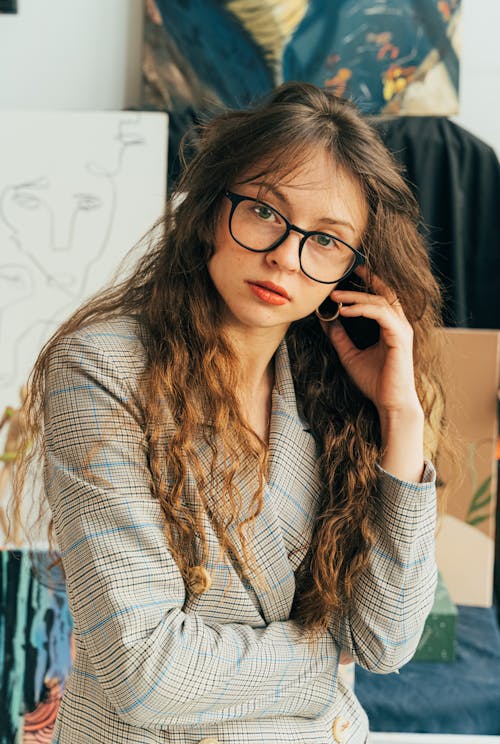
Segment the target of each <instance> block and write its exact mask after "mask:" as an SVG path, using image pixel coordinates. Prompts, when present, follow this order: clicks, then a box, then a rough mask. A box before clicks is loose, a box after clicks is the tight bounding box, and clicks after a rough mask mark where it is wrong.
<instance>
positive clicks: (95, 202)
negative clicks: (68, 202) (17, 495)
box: [74, 194, 102, 212]
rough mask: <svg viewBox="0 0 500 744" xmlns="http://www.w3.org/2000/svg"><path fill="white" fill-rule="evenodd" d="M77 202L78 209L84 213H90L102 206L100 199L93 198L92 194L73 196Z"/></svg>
mask: <svg viewBox="0 0 500 744" xmlns="http://www.w3.org/2000/svg"><path fill="white" fill-rule="evenodd" d="M74 197H75V199H76V201H77V207H78V209H82V210H84V211H85V212H90V211H91V210H93V209H99V207H101V206H102V199H99V197H97V196H94V194H74Z"/></svg>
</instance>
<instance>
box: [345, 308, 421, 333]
mask: <svg viewBox="0 0 500 744" xmlns="http://www.w3.org/2000/svg"><path fill="white" fill-rule="evenodd" d="M340 314H341V316H342V317H343V318H359V317H363V318H371V319H372V320H376V321H377V323H378V324H379V326H380V327H381V328H383V329H385V330H387V331H390V332H392V333H397V335H398V336H400V335H401V331H402V330H403V329H405V330H409V329H411V325H410V324H409V322H408V320H407V319H406V317H405V316H404V314H400V313H399V312H397V311H396V312H395V311H394V308H391V307H390V306H389V305H388V304H387V303H386V302H385V303H384V304H379V303H374V302H370V303H356V304H355V305H343V306H342V307H341V308H340Z"/></svg>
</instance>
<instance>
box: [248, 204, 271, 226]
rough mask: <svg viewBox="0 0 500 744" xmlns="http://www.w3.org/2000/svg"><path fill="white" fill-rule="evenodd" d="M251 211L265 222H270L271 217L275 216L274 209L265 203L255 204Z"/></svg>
mask: <svg viewBox="0 0 500 744" xmlns="http://www.w3.org/2000/svg"><path fill="white" fill-rule="evenodd" d="M253 211H254V213H255V214H256V215H257V217H259V218H260V219H261V220H265V221H266V222H271V220H272V219H273V217H275V214H274V211H273V210H272V209H271V207H268V206H267V204H256V205H255V207H254V208H253Z"/></svg>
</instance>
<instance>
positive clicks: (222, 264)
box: [208, 150, 368, 331]
mask: <svg viewBox="0 0 500 744" xmlns="http://www.w3.org/2000/svg"><path fill="white" fill-rule="evenodd" d="M258 171H259V169H258V168H256V169H255V172H258ZM248 175H249V174H243V176H242V178H241V180H240V181H237V182H235V183H233V184H231V186H230V190H231V191H233V192H235V193H237V194H241V195H243V196H250V197H258V198H259V200H262V201H263V202H265V203H266V204H268V205H269V206H271V207H274V208H275V209H277V210H278V211H279V212H281V214H282V215H284V216H285V217H286V218H287V219H288V220H289V221H290V222H291V223H293V224H294V225H297V226H298V227H300V228H302V229H303V230H308V231H309V230H315V231H320V232H326V233H328V234H330V235H335V236H337V237H339V238H341V240H343V241H345V242H346V243H349V245H351V246H353V247H354V248H357V247H358V246H359V243H360V240H361V236H362V234H363V231H364V229H365V226H366V222H367V215H368V208H367V204H366V200H365V198H364V195H363V193H362V191H361V188H360V186H359V185H358V183H357V182H356V180H355V179H354V177H353V176H352V175H350V173H349V172H348V171H346V170H345V169H343V168H342V167H339V166H337V165H335V164H334V163H333V162H332V159H331V157H330V156H329V155H328V154H327V153H326V152H325V151H323V150H312V151H311V153H310V156H309V157H308V158H307V159H306V162H305V165H303V166H301V167H300V169H297V170H295V171H292V173H291V174H289V175H288V176H287V177H286V178H285V179H284V180H283V181H282V182H279V183H278V184H276V185H270V184H267V183H266V181H265V176H264V177H257V178H256V179H254V180H249V181H246V178H248ZM243 181H245V182H244V183H243ZM230 210H231V202H230V201H229V199H227V198H226V197H224V199H223V202H222V205H221V209H220V214H219V217H218V221H217V226H216V230H215V241H214V253H213V255H212V256H211V258H210V260H209V263H208V271H209V273H210V276H211V278H212V281H213V283H214V285H215V287H216V289H217V291H218V292H219V294H220V295H221V297H222V298H223V299H224V301H225V303H226V306H227V322H228V323H229V324H230V325H234V324H236V325H238V326H245V327H248V328H249V327H255V328H257V327H258V328H268V327H275V326H282V327H283V331H286V328H287V327H288V326H289V325H290V323H292V321H294V320H298V319H300V318H304V317H306V316H307V315H310V313H312V312H313V311H314V310H315V309H316V308H317V307H318V306H319V305H320V304H321V303H322V302H323V300H324V299H325V298H326V297H327V296H328V294H329V293H330V292H331V290H332V289H333V288H334V287H335V283H333V284H321V283H319V282H316V281H314V280H313V279H310V278H309V277H308V276H306V275H305V274H304V273H303V272H302V270H301V268H300V263H299V243H300V239H301V235H299V234H298V233H296V232H291V233H290V234H289V235H288V237H287V238H286V240H285V241H284V242H283V243H281V245H279V246H278V247H277V248H275V249H274V250H272V251H269V252H266V253H253V252H252V251H249V250H246V249H245V248H243V247H242V246H241V245H239V243H237V242H236V241H235V240H234V239H233V237H232V236H231V233H230V231H229V221H228V220H229V213H230ZM267 216H268V215H267V214H266V213H265V212H264V213H263V217H264V218H266V217H267ZM266 284H267V285H268V286H267V287H265V286H264V285H266ZM273 286H274V288H275V289H276V290H277V291H273V288H272V287H273Z"/></svg>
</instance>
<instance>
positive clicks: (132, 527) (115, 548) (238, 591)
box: [44, 316, 436, 744]
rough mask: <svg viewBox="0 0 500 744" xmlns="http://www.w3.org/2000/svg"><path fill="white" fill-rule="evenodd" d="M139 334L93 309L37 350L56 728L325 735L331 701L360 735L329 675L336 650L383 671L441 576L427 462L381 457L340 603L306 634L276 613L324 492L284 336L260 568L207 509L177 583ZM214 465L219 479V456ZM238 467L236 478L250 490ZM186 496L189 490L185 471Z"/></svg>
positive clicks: (141, 738)
mask: <svg viewBox="0 0 500 744" xmlns="http://www.w3.org/2000/svg"><path fill="white" fill-rule="evenodd" d="M143 334H144V330H143V328H142V326H140V324H139V322H138V320H137V319H135V318H133V317H129V316H125V317H122V318H117V319H114V320H111V321H100V322H98V323H94V324H93V325H92V326H88V327H86V328H84V329H81V330H80V331H78V332H76V333H74V334H73V335H71V336H67V337H65V338H63V339H62V340H60V341H59V342H58V343H57V345H56V347H55V348H54V350H53V353H52V354H51V357H50V364H49V370H48V378H47V389H46V400H45V412H46V413H45V437H46V443H47V459H46V463H45V468H44V479H45V487H46V491H47V495H48V499H49V503H50V507H51V510H52V514H53V517H54V523H55V529H56V535H57V540H58V544H59V549H60V551H61V554H62V560H63V565H64V570H65V573H66V579H67V592H68V600H69V605H70V609H71V612H72V615H73V618H74V635H75V645H76V657H75V660H74V664H73V668H72V671H71V675H70V677H69V680H68V682H67V686H66V689H65V693H64V697H63V700H62V703H61V707H60V710H59V714H58V717H57V721H56V727H55V734H54V738H53V742H56V743H57V744H90V743H95V744H121V743H122V742H123V744H125V742H127V744H158V743H159V742H162V743H163V744H166V743H169V744H170V743H172V744H174V743H175V744H181V743H182V744H195V742H196V743H198V742H200V741H201V740H203V739H204V738H210V737H213V739H214V740H215V741H217V742H220V744H292V742H302V743H304V744H305V743H306V742H307V743H309V742H310V743H311V744H312V743H313V742H314V744H332V742H333V741H334V734H333V728H332V726H333V724H334V721H335V719H337V718H338V717H339V716H342V718H343V719H345V721H347V722H348V724H349V725H348V727H347V728H345V727H344V728H343V731H344V732H345V739H344V740H345V741H346V742H347V743H350V744H361V743H362V742H364V741H365V738H366V735H367V731H368V724H367V720H366V716H365V714H364V712H363V710H362V709H361V707H360V705H359V703H358V702H357V700H356V698H355V696H354V695H353V693H352V692H351V691H350V690H349V689H347V688H346V687H345V686H344V685H343V683H342V680H340V679H339V678H338V676H337V672H338V659H339V653H340V650H345V651H347V652H348V653H349V654H351V655H352V656H353V657H354V658H355V660H356V661H357V662H358V663H360V664H362V665H363V666H365V667H367V668H368V669H371V670H373V671H379V672H389V671H391V670H395V669H397V668H398V667H400V666H401V665H402V664H404V663H405V661H407V660H408V659H409V658H410V657H411V656H412V654H413V652H414V650H415V648H416V645H417V642H418V640H419V637H420V634H421V632H422V629H423V624H424V620H425V618H426V616H427V614H428V611H429V609H430V607H431V604H432V600H433V593H434V587H435V579H436V569H435V562H434V523H435V486H434V477H435V474H434V470H433V467H432V465H430V463H427V464H426V468H425V473H424V478H423V482H422V483H420V484H414V483H405V482H402V481H399V480H397V479H396V478H394V477H392V476H391V475H389V474H388V473H386V472H385V471H383V470H382V469H381V468H380V489H379V490H380V510H379V515H378V523H377V531H378V537H377V540H376V542H375V544H374V546H373V548H372V550H371V556H370V563H369V566H368V568H367V570H366V572H365V574H364V575H363V578H362V580H360V582H359V583H358V587H357V590H356V594H355V597H354V601H353V606H352V610H351V613H350V615H349V616H348V617H345V616H344V617H335V618H332V622H331V627H330V632H329V633H327V634H326V635H325V637H324V638H323V639H321V640H320V641H319V642H318V643H317V644H316V646H314V647H313V646H311V645H310V644H308V642H307V641H305V640H304V639H303V638H302V636H301V633H300V631H299V629H298V627H297V625H296V623H295V621H293V620H290V619H289V616H290V608H291V605H292V600H293V596H294V590H295V580H294V571H295V569H296V568H297V566H298V565H299V563H300V562H301V560H302V558H303V557H304V555H305V553H306V550H307V547H308V544H309V541H310V538H311V532H312V525H313V518H314V514H315V510H316V505H317V500H318V495H319V481H318V472H317V453H316V446H315V442H314V439H313V437H312V436H311V434H310V433H309V432H308V431H307V426H306V425H305V424H304V422H303V421H302V420H301V419H300V417H299V415H298V412H297V406H296V401H295V394H294V386H293V380H292V377H291V372H290V366H289V360H288V353H287V349H286V344H285V343H284V342H283V343H282V344H281V345H280V347H279V349H278V350H277V353H276V383H275V388H274V390H273V400H272V402H273V406H272V416H271V431H270V463H269V476H268V485H267V488H266V492H265V499H264V506H263V509H262V512H261V514H260V515H259V516H258V518H257V520H256V525H255V533H254V537H253V540H252V550H253V554H254V556H255V559H256V563H257V565H258V566H259V567H260V569H261V576H260V577H253V576H250V577H249V580H244V581H242V580H241V579H240V578H239V576H238V574H237V573H236V571H235V570H234V568H233V566H232V564H231V563H230V562H223V561H221V559H220V556H219V543H218V539H217V536H216V534H215V532H214V531H213V530H212V528H211V525H210V522H209V520H208V518H207V519H206V523H205V527H206V530H207V535H208V542H209V551H210V553H209V561H208V564H207V569H208V571H209V572H210V575H211V578H212V584H211V587H210V589H209V590H208V591H206V592H205V593H203V594H200V595H191V594H188V593H187V592H186V589H185V586H184V583H183V580H182V578H181V575H180V573H179V570H178V568H177V565H176V564H175V562H174V561H173V559H172V557H171V554H170V552H169V550H168V547H167V543H166V539H165V536H164V531H163V523H164V517H163V512H162V511H161V509H160V507H159V505H158V503H157V501H156V500H155V499H154V498H153V497H152V494H151V488H150V483H151V473H150V471H149V469H148V455H147V447H146V444H145V438H144V433H143V428H142V423H143V422H142V415H141V408H140V401H141V395H142V392H141V386H140V384H139V377H140V374H141V371H142V370H143V368H144V365H145V361H146V353H145V348H144V335H143ZM166 429H167V430H166V431H165V446H167V445H168V438H169V435H170V434H171V432H170V431H169V430H168V426H167V427H166ZM199 454H200V457H201V459H202V463H203V466H204V467H205V468H207V469H208V468H209V465H210V462H211V457H212V453H211V451H210V448H208V447H207V445H206V444H203V443H202V442H201V440H200V443H199ZM164 475H165V478H167V479H168V473H165V474H164ZM213 477H214V479H215V480H214V481H212V484H213V485H214V486H215V488H214V489H213V490H214V493H215V494H216V493H217V489H216V486H217V482H218V481H217V479H218V478H220V480H221V482H222V469H221V471H220V472H215V474H214V476H213ZM245 477H246V476H242V477H241V479H240V482H239V487H240V488H241V489H242V492H243V494H245V489H246V490H247V491H248V492H249V493H248V495H250V494H251V490H250V484H249V482H246V481H245ZM185 499H186V503H188V504H189V503H194V502H195V501H196V499H197V493H196V488H195V485H194V479H192V478H189V479H188V481H187V483H186V489H185Z"/></svg>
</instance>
